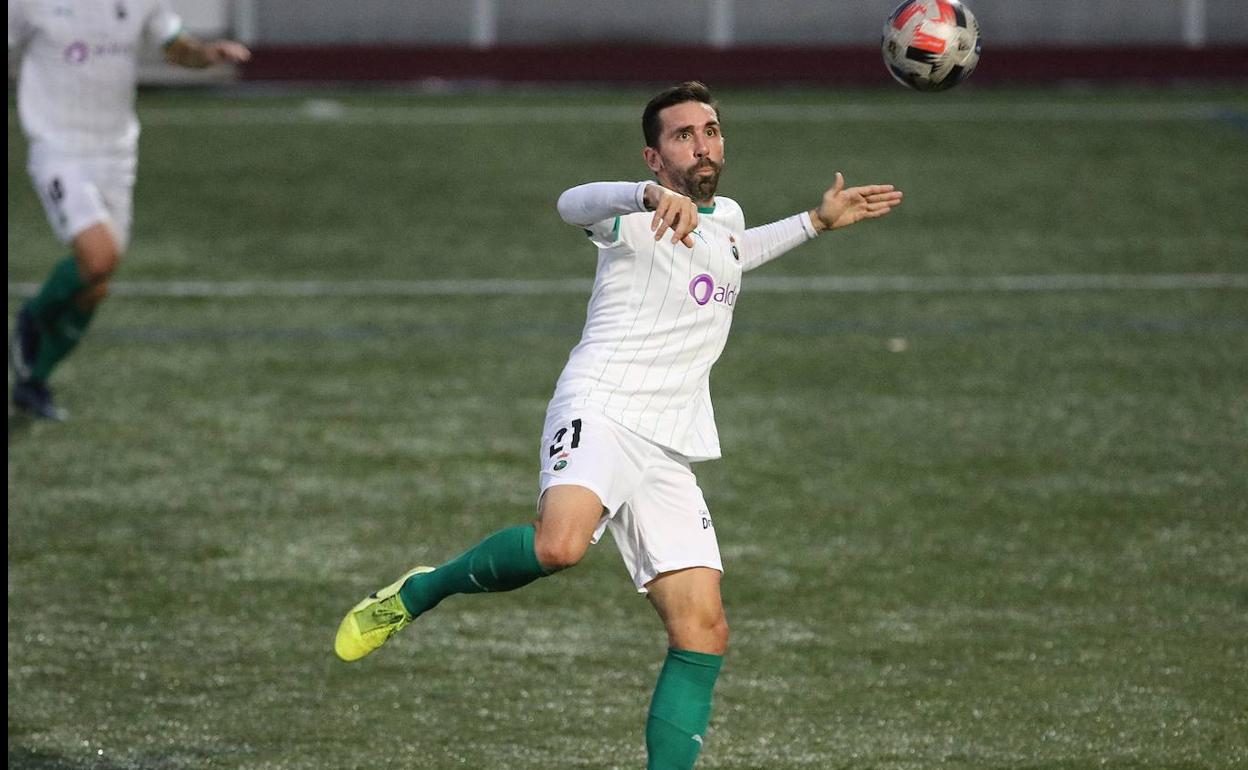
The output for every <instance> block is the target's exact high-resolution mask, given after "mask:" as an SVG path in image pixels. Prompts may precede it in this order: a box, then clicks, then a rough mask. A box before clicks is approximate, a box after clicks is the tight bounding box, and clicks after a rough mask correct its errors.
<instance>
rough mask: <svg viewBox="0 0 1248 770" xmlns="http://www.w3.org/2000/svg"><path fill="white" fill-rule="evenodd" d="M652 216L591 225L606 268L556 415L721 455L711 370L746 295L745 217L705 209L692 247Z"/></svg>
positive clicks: (696, 455) (733, 207)
mask: <svg viewBox="0 0 1248 770" xmlns="http://www.w3.org/2000/svg"><path fill="white" fill-rule="evenodd" d="M652 217H653V214H651V213H646V212H643V213H637V214H627V215H624V216H620V217H614V218H612V219H607V220H604V221H602V222H598V223H597V224H595V225H593V226H591V227H590V228H589V229H588V233H589V236H590V239H591V240H592V241H593V242H594V243H595V245H597V246H598V269H597V272H596V274H595V277H594V288H593V293H592V294H591V295H590V298H589V307H588V310H587V314H586V320H585V329H584V331H583V332H582V334H581V340H580V342H579V343H578V344H577V346H576V347H575V348H573V350H572V353H571V355H570V356H569V358H568V363H567V365H566V366H565V367H564V370H563V374H562V375H561V376H560V377H559V382H558V384H557V385H556V386H555V395H554V398H553V399H552V400H551V409H552V411H553V410H555V409H565V408H571V409H576V408H582V407H590V408H593V409H595V410H597V411H600V412H602V413H603V414H605V415H606V416H607V417H610V418H611V419H613V420H615V421H616V422H618V423H620V424H621V425H623V426H624V427H626V428H628V429H629V430H632V431H633V432H635V433H637V434H639V435H641V436H643V437H645V438H647V439H649V440H651V441H653V442H655V443H656V444H659V445H660V446H663V447H666V448H668V449H671V450H673V451H675V452H679V453H680V454H682V455H684V456H685V457H687V458H688V459H690V460H709V459H713V458H716V457H719V456H720V450H719V434H718V432H717V430H716V428H715V414H714V410H713V409H712V407H711V393H710V376H711V367H712V365H714V363H715V362H716V361H717V360H718V359H719V355H720V353H721V352H723V349H724V344H725V343H726V342H727V340H728V330H729V328H730V327H731V326H732V311H733V307H734V305H735V304H736V301H737V298H738V297H739V296H740V292H741V260H740V251H739V248H738V245H739V244H740V242H741V239H742V234H743V233H744V231H745V218H744V216H743V215H742V213H741V207H740V206H738V205H737V204H736V202H735V201H733V200H731V199H729V198H724V197H716V198H715V205H714V206H713V207H709V208H702V209H699V218H698V229H697V230H695V231H694V232H693V233H692V234H691V236H690V237H691V238H692V239H693V244H694V245H693V248H692V249H690V248H689V247H687V246H685V245H684V244H680V243H677V244H673V243H672V242H671V234H670V232H669V233H667V234H665V235H664V237H663V239H662V240H661V241H655V240H654V233H653V232H652V231H651V229H650V221H651V218H652Z"/></svg>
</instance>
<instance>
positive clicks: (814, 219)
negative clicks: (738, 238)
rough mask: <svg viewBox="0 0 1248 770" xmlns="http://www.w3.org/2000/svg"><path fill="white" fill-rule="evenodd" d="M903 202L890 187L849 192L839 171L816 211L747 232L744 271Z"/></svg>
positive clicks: (873, 216) (896, 191)
mask: <svg viewBox="0 0 1248 770" xmlns="http://www.w3.org/2000/svg"><path fill="white" fill-rule="evenodd" d="M901 198H902V194H901V191H900V190H898V189H896V188H895V187H893V186H892V185H889V184H877V185H866V186H863V187H850V188H848V189H847V188H846V187H845V177H844V176H842V175H841V172H839V171H838V172H837V173H836V183H835V184H834V185H833V186H832V187H831V188H829V189H828V191H827V192H825V193H824V194H823V200H822V201H821V202H820V204H819V206H817V207H816V208H813V209H811V210H810V211H804V212H802V213H801V214H796V215H794V216H791V217H788V218H787V219H781V220H779V221H776V222H771V223H770V224H766V225H761V226H759V227H751V228H750V229H749V230H746V231H745V233H744V236H743V238H742V244H741V247H742V248H741V251H742V254H741V269H742V270H743V271H748V270H753V269H754V268H756V267H759V266H760V265H763V264H766V263H767V262H770V261H771V260H773V259H775V258H776V257H778V256H780V255H781V254H784V253H785V252H786V251H788V250H790V249H792V248H793V247H795V246H799V245H801V244H803V243H805V242H806V241H808V240H810V239H812V238H815V237H817V236H818V235H819V234H820V233H822V232H825V231H827V230H836V229H839V228H842V227H848V226H849V225H852V224H854V223H856V222H861V221H862V220H864V219H878V218H879V217H882V216H884V215H886V214H888V213H889V212H890V211H892V210H893V209H894V208H896V207H897V206H899V205H900V204H901Z"/></svg>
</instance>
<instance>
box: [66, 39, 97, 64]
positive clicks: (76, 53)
mask: <svg viewBox="0 0 1248 770" xmlns="http://www.w3.org/2000/svg"><path fill="white" fill-rule="evenodd" d="M90 52H91V49H90V48H88V47H87V44H86V43H85V42H83V41H81V40H75V41H74V42H72V43H70V44H69V45H67V46H65V61H67V62H69V63H70V64H82V63H83V62H85V61H86V60H87V56H88V55H89V54H90Z"/></svg>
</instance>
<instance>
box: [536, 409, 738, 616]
mask: <svg viewBox="0 0 1248 770" xmlns="http://www.w3.org/2000/svg"><path fill="white" fill-rule="evenodd" d="M541 452H542V455H541V456H542V473H541V492H543V493H544V492H545V491H546V490H547V489H549V488H551V487H555V486H560V485H565V484H571V485H575V486H580V487H585V488H587V489H589V490H591V491H592V492H593V493H594V494H596V495H598V498H599V499H600V500H602V504H603V507H604V508H605V509H606V512H605V513H604V514H603V517H602V520H601V521H600V522H599V523H598V529H597V530H596V531H595V532H594V537H593V542H595V543H597V542H598V539H599V538H601V537H602V533H603V530H605V529H610V530H611V537H612V539H614V540H615V544H616V545H617V546H618V547H619V549H620V555H621V556H622V557H624V566H625V567H627V569H628V572H629V575H630V576H631V577H632V579H633V584H634V585H635V586H636V587H637V591H638V592H640V593H646V584H647V583H649V582H650V581H652V580H654V579H655V578H656V577H658V576H659V575H661V574H663V573H664V572H672V571H675V570H680V569H688V568H689V567H710V568H711V569H715V570H719V571H720V572H723V571H724V566H723V562H722V561H721V560H720V557H719V543H718V542H717V541H716V539H715V527H714V525H713V524H712V522H711V514H710V511H709V510H708V508H707V505H706V498H705V497H703V495H702V490H701V489H700V488H699V487H698V480H697V479H696V478H695V477H694V475H693V471H692V470H691V469H690V467H689V462H688V461H687V460H686V459H685V458H684V457H683V456H682V455H680V454H677V453H676V452H673V451H671V450H669V449H664V448H663V447H661V446H659V445H657V444H655V443H653V442H651V441H649V440H648V439H645V438H642V437H641V436H638V435H637V434H636V433H633V432H632V431H630V430H628V429H627V428H624V427H623V426H621V425H619V424H618V423H616V422H614V421H613V420H611V419H609V418H607V417H604V416H602V415H601V414H598V413H597V412H593V411H589V410H570V411H566V412H559V413H551V414H548V415H547V416H546V427H545V428H544V429H543V431H542V450H541Z"/></svg>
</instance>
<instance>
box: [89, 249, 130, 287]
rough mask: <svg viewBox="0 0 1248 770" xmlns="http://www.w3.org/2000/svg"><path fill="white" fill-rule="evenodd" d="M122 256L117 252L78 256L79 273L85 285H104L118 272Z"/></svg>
mask: <svg viewBox="0 0 1248 770" xmlns="http://www.w3.org/2000/svg"><path fill="white" fill-rule="evenodd" d="M120 263H121V254H119V253H118V252H117V251H115V250H113V251H103V252H99V251H97V252H91V253H89V254H80V255H79V256H78V272H79V274H80V275H81V276H82V280H83V282H84V283H89V284H92V285H95V284H99V283H104V282H106V281H108V279H109V278H111V277H112V275H113V273H115V272H117V266H118V265H119V264H120Z"/></svg>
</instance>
